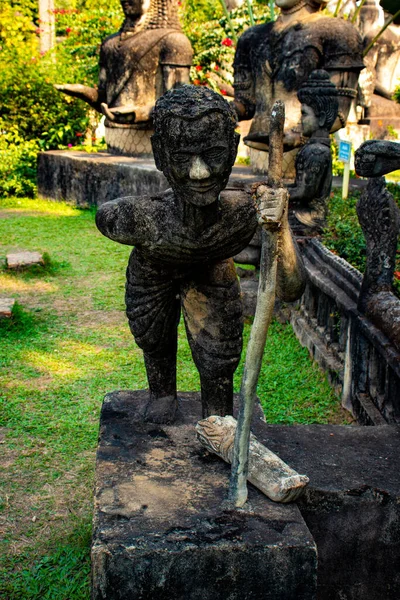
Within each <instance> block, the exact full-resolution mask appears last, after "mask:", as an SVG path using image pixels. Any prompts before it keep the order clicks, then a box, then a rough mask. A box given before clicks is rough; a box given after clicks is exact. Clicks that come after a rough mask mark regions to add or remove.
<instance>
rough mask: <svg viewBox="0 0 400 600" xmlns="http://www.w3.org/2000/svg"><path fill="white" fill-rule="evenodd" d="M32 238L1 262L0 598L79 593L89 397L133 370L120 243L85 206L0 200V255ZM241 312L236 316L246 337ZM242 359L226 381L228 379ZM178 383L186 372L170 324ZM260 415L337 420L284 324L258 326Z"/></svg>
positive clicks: (128, 382)
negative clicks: (39, 257)
mask: <svg viewBox="0 0 400 600" xmlns="http://www.w3.org/2000/svg"><path fill="white" fill-rule="evenodd" d="M11 250H39V251H41V252H45V253H46V254H47V259H46V265H45V266H44V267H37V268H35V269H31V270H30V271H28V272H17V273H11V272H7V271H6V270H5V268H4V265H3V263H2V262H0V295H1V296H2V297H7V296H12V297H15V298H16V299H17V301H18V307H17V310H16V312H15V316H14V319H13V320H12V321H6V322H4V321H3V322H1V323H0V469H1V478H0V479H1V488H0V598H1V599H6V600H11V599H12V600H13V599H16V598H21V599H23V600H32V599H37V600H39V599H40V600H45V599H49V600H50V599H51V600H77V599H87V598H89V568H90V565H89V546H90V534H91V517H92V515H91V507H92V487H93V480H94V459H95V449H96V442H97V433H98V419H99V411H100V406H101V402H102V398H103V396H104V394H105V393H106V392H109V391H111V390H114V389H118V388H119V389H124V388H125V389H126V388H130V389H142V388H145V387H146V376H145V371H144V366H143V360H142V356H141V351H140V350H139V349H138V348H137V347H136V346H135V343H134V341H133V338H132V336H131V334H130V331H129V328H128V324H127V320H126V318H125V314H124V278H125V268H126V264H127V260H128V255H129V252H130V248H129V247H127V246H122V245H119V244H116V243H113V242H111V241H110V240H108V239H106V238H104V237H103V236H101V234H100V233H99V232H98V231H97V229H96V227H95V224H94V213H93V212H91V211H84V210H78V209H75V208H73V207H70V206H68V205H65V204H61V203H52V202H45V201H38V200H23V199H7V200H1V201H0V261H3V259H4V258H5V255H6V253H7V252H9V251H11ZM249 329H250V325H249V324H247V325H246V328H245V340H247V338H248V335H249ZM241 372H242V365H241V366H240V367H239V369H238V371H237V374H236V377H235V386H236V391H238V388H239V385H240V377H241ZM178 386H179V389H181V390H183V391H186V390H197V389H198V387H199V380H198V375H197V372H196V370H195V368H194V365H193V363H192V360H191V355H190V350H189V347H188V344H187V342H186V338H185V334H184V329H183V327H182V326H181V327H180V339H179V360H178ZM259 396H260V398H261V401H262V404H263V407H264V409H265V413H266V417H267V420H268V421H269V422H271V423H290V424H294V423H341V422H344V420H345V419H346V417H345V416H344V413H343V411H342V409H341V408H340V403H339V400H338V398H337V397H336V396H335V395H334V394H333V392H332V391H331V389H330V387H329V385H328V383H327V382H326V380H325V377H324V375H323V374H322V373H321V372H320V371H319V369H318V368H317V367H316V366H315V365H313V364H311V362H310V360H309V357H308V353H307V351H306V350H305V349H303V348H301V347H300V346H299V344H298V342H297V340H296V339H295V337H294V335H293V333H292V331H291V328H290V327H289V326H283V325H280V324H278V323H274V324H273V325H272V326H271V329H270V334H269V339H268V344H267V348H266V351H265V357H264V364H263V368H262V373H261V379H260V383H259Z"/></svg>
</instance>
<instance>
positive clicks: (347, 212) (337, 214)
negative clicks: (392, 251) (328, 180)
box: [322, 183, 400, 297]
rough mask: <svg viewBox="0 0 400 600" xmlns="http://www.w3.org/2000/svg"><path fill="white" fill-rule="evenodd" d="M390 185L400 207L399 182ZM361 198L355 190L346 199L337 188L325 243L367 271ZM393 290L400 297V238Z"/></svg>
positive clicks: (332, 197)
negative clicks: (358, 206)
mask: <svg viewBox="0 0 400 600" xmlns="http://www.w3.org/2000/svg"><path fill="white" fill-rule="evenodd" d="M386 186H387V189H388V191H389V192H390V193H391V194H392V195H393V198H394V200H395V201H396V202H397V204H398V206H399V208H400V187H399V186H398V185H397V184H395V183H387V184H386ZM359 197H360V192H352V193H351V194H350V195H349V197H348V198H347V199H346V200H343V199H342V194H341V190H338V189H336V190H334V191H333V193H332V194H331V199H330V203H329V214H328V222H327V227H326V229H325V231H324V233H323V236H322V242H323V243H324V244H325V246H326V247H327V248H329V249H330V250H331V251H332V252H334V253H335V254H338V255H339V256H341V257H342V258H344V259H345V260H347V262H349V263H350V264H351V265H353V267H355V268H356V269H358V270H359V271H361V273H363V272H364V269H365V260H366V244H365V238H364V234H363V232H362V229H361V226H360V224H359V222H358V216H357V212H356V204H357V201H358V199H359ZM393 289H394V292H395V293H396V294H397V295H398V296H399V297H400V240H399V246H398V251H397V258H396V267H395V273H394V280H393Z"/></svg>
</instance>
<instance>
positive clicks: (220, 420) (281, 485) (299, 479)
mask: <svg viewBox="0 0 400 600" xmlns="http://www.w3.org/2000/svg"><path fill="white" fill-rule="evenodd" d="M196 431H197V437H198V439H199V440H200V442H201V443H202V444H203V446H205V447H206V448H207V450H209V451H210V452H213V453H214V454H217V455H218V456H220V457H221V458H222V459H223V460H224V461H226V462H227V463H231V462H232V457H233V443H234V438H235V431H236V419H234V418H233V417H232V416H227V417H218V416H211V417H208V418H207V419H203V420H202V421H199V422H198V423H197V425H196ZM248 480H249V481H250V483H252V484H253V485H255V486H256V487H257V488H258V489H259V490H261V491H262V492H263V493H264V494H265V495H266V496H268V498H270V499H271V500H274V501H275V502H293V501H294V500H296V499H297V498H298V497H299V496H300V495H301V494H302V493H303V492H304V488H305V486H306V485H307V484H308V482H309V479H308V477H307V476H306V475H299V474H298V473H297V472H296V471H294V470H293V469H291V468H290V467H289V466H288V465H287V464H286V463H284V462H283V460H281V459H280V458H279V457H278V456H277V455H276V454H274V453H273V452H271V451H270V450H268V448H266V447H265V446H263V445H262V444H260V442H258V441H257V439H256V438H255V436H254V435H253V434H251V435H250V448H249V471H248Z"/></svg>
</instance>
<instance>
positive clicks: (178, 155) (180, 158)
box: [171, 152, 191, 165]
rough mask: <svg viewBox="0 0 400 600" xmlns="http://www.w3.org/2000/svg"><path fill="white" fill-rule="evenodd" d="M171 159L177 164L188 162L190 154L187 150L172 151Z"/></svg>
mask: <svg viewBox="0 0 400 600" xmlns="http://www.w3.org/2000/svg"><path fill="white" fill-rule="evenodd" d="M171 157H172V160H173V162H174V163H176V164H177V165H184V164H186V163H188V162H189V161H190V159H191V156H190V154H188V153H187V152H174V153H173V154H172V155H171Z"/></svg>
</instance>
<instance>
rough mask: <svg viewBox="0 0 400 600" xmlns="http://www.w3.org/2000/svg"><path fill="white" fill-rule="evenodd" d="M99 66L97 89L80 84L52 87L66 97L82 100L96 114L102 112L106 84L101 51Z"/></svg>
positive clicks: (101, 52)
mask: <svg viewBox="0 0 400 600" xmlns="http://www.w3.org/2000/svg"><path fill="white" fill-rule="evenodd" d="M99 66H100V76H99V85H98V88H97V89H96V88H92V87H90V86H88V85H83V84H81V83H63V84H61V85H58V84H56V85H54V87H55V88H56V90H58V91H59V92H63V93H64V94H66V95H67V96H72V97H73V98H79V100H83V101H84V102H86V103H87V104H89V106H91V107H92V108H94V109H95V110H97V111H98V112H102V110H101V103H102V102H105V83H106V73H105V68H104V56H103V50H101V51H100V61H99Z"/></svg>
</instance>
